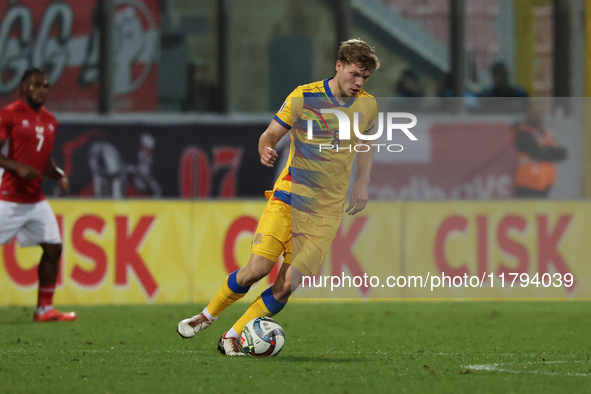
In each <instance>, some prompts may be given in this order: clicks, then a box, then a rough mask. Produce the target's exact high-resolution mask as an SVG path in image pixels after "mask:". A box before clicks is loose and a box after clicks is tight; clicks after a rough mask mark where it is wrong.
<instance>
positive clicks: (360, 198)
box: [345, 145, 375, 215]
mask: <svg viewBox="0 0 591 394" xmlns="http://www.w3.org/2000/svg"><path fill="white" fill-rule="evenodd" d="M369 147H370V148H369V150H368V151H367V152H357V169H358V170H359V178H358V179H357V182H355V185H353V189H352V190H351V199H350V200H349V206H348V207H347V209H346V210H345V212H347V213H348V214H349V215H355V214H356V213H357V212H361V211H363V210H364V209H365V207H366V205H367V201H368V200H369V176H370V173H371V167H372V165H373V157H374V149H375V147H374V146H373V145H369Z"/></svg>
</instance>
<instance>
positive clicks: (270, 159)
mask: <svg viewBox="0 0 591 394" xmlns="http://www.w3.org/2000/svg"><path fill="white" fill-rule="evenodd" d="M288 131H289V130H288V129H286V128H285V127H283V126H282V125H280V124H279V123H277V122H276V121H275V120H272V121H271V123H270V124H269V127H267V130H265V132H264V133H263V134H262V135H261V138H259V155H261V163H263V164H264V165H265V166H267V167H273V163H275V160H277V157H278V155H277V151H275V145H277V143H278V142H279V140H280V139H281V138H283V136H284V135H285V134H287V132H288Z"/></svg>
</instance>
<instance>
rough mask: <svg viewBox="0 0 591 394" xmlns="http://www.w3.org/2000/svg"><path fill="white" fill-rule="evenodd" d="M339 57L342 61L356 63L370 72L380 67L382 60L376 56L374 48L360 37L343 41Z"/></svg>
mask: <svg viewBox="0 0 591 394" xmlns="http://www.w3.org/2000/svg"><path fill="white" fill-rule="evenodd" d="M337 58H338V60H340V61H341V63H348V64H355V65H356V66H357V67H359V68H362V69H365V70H367V71H369V72H370V73H373V72H374V71H375V70H377V69H378V68H380V60H379V59H378V57H377V56H376V54H375V52H374V48H372V47H370V46H369V45H368V44H367V43H366V42H365V41H362V40H360V39H359V38H352V39H350V40H347V41H343V42H341V47H340V48H339V54H338V57H337Z"/></svg>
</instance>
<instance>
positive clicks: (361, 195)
mask: <svg viewBox="0 0 591 394" xmlns="http://www.w3.org/2000/svg"><path fill="white" fill-rule="evenodd" d="M368 200H369V197H368V186H367V184H365V183H359V182H357V183H355V186H353V189H352V190H351V199H350V200H349V206H348V207H347V209H345V212H347V213H348V214H349V215H355V214H356V213H357V212H361V211H363V210H364V209H365V206H366V205H367V201H368Z"/></svg>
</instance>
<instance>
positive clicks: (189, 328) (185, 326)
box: [176, 313, 211, 339]
mask: <svg viewBox="0 0 591 394" xmlns="http://www.w3.org/2000/svg"><path fill="white" fill-rule="evenodd" d="M209 326H211V322H210V321H209V320H207V317H205V315H204V314H203V313H200V314H198V315H195V316H193V317H190V318H188V319H185V320H181V321H180V322H179V325H178V327H177V329H176V330H177V332H178V333H179V335H180V336H181V337H183V338H184V339H188V338H193V337H194V336H195V334H197V333H198V332H199V331H201V330H205V329H206V328H207V327H209Z"/></svg>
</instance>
